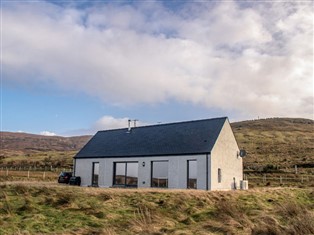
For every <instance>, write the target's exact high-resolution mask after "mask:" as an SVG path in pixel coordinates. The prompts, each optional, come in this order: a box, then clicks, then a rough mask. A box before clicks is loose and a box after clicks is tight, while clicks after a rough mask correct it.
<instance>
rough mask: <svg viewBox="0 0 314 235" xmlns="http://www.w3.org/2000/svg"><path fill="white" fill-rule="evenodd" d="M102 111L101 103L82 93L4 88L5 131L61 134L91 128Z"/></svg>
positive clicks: (3, 118)
mask: <svg viewBox="0 0 314 235" xmlns="http://www.w3.org/2000/svg"><path fill="white" fill-rule="evenodd" d="M103 112H104V110H103V105H102V104H101V103H100V102H98V101H97V100H95V99H93V98H91V97H88V96H84V95H82V94H76V95H75V94H71V95H67V94H66V93H62V92H60V91H58V92H56V93H54V91H53V90H52V91H47V90H45V91H42V92H41V91H39V90H29V89H25V88H23V89H22V88H16V87H15V88H12V87H10V88H9V87H4V88H3V89H2V128H3V131H24V132H30V133H39V132H41V131H44V130H47V131H52V132H55V133H60V132H64V130H71V129H77V128H79V127H82V126H88V125H89V124H90V123H91V122H94V120H95V119H97V118H98V117H99V116H101V114H102V113H103Z"/></svg>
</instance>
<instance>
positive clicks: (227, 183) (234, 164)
mask: <svg viewBox="0 0 314 235" xmlns="http://www.w3.org/2000/svg"><path fill="white" fill-rule="evenodd" d="M238 151H239V147H238V144H237V142H236V139H235V137H234V134H233V132H232V129H231V126H230V123H229V121H228V120H226V122H225V124H224V126H223V128H222V130H221V132H220V134H219V137H218V139H217V141H216V143H215V145H214V147H213V150H212V152H211V166H212V168H211V190H217V189H232V188H233V177H235V180H236V183H237V186H238V187H239V185H240V180H242V178H243V165H242V158H241V157H240V156H238V154H237V153H238ZM218 168H220V169H221V170H222V182H221V183H218Z"/></svg>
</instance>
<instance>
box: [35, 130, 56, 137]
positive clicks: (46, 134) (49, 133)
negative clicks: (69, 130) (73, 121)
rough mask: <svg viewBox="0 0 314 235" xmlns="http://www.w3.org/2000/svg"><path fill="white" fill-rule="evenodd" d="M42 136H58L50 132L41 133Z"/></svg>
mask: <svg viewBox="0 0 314 235" xmlns="http://www.w3.org/2000/svg"><path fill="white" fill-rule="evenodd" d="M39 134H40V135H45V136H56V135H57V134H56V133H53V132H50V131H41V132H40V133H39Z"/></svg>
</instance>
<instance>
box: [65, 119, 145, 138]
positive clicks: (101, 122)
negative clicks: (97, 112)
mask: <svg viewBox="0 0 314 235" xmlns="http://www.w3.org/2000/svg"><path fill="white" fill-rule="evenodd" d="M128 120H131V123H130V126H131V128H133V127H134V119H132V118H128V117H124V118H116V117H113V116H109V115H105V116H102V117H101V118H99V119H98V120H97V121H95V122H94V123H93V124H92V125H91V126H90V127H89V128H87V129H78V130H71V131H67V132H65V133H63V135H64V136H78V135H94V134H95V133H96V132H97V131H102V130H111V129H119V128H128ZM135 120H136V123H135V125H136V127H139V126H147V125H149V123H146V122H143V121H141V120H137V119H135Z"/></svg>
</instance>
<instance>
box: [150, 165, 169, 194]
mask: <svg viewBox="0 0 314 235" xmlns="http://www.w3.org/2000/svg"><path fill="white" fill-rule="evenodd" d="M154 162H166V163H167V168H168V169H167V179H166V186H165V187H160V186H159V187H158V186H154V185H153V183H154V181H153V176H154ZM150 187H152V188H169V161H168V160H156V161H151V177H150Z"/></svg>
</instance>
